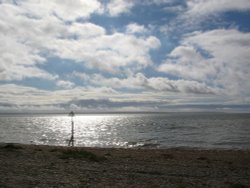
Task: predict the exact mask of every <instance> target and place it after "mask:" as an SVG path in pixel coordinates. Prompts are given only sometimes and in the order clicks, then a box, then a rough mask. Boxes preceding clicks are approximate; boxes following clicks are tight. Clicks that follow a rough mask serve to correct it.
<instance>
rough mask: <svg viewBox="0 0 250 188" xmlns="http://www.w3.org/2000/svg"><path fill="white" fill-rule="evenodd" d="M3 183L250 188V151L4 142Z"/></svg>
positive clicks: (1, 150) (0, 183)
mask: <svg viewBox="0 0 250 188" xmlns="http://www.w3.org/2000/svg"><path fill="white" fill-rule="evenodd" d="M0 166H1V168H0V187H6V188H10V187H13V188H14V187H20V188H22V187H25V188H26V187H39V188H40V187H42V188H43V187H76V188H78V187H232V188H233V187H235V188H236V187H250V178H249V177H250V150H219V149H214V150H211V149H210V150H203V149H191V148H169V149H146V148H143V149H140V148H131V149H130V148H129V149H124V148H91V147H64V146H46V145H25V144H10V143H6V144H4V143H1V144H0Z"/></svg>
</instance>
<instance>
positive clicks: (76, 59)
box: [0, 0, 250, 112]
mask: <svg viewBox="0 0 250 188" xmlns="http://www.w3.org/2000/svg"><path fill="white" fill-rule="evenodd" d="M249 19H250V0H237V1H235V0H209V1H207V0H188V1H187V0H91V1H90V0H74V1H71V0H64V1H60V0H42V1H41V0H0V41H1V45H0V112H66V111H71V110H74V111H78V112H117V111H119V112H124V111H154V112H162V111H213V112H214V111H215V112H217V111H219V112H221V111H222V112H232V111H233V112H250V81H249V80H250V22H249Z"/></svg>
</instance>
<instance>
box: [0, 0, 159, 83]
mask: <svg viewBox="0 0 250 188" xmlns="http://www.w3.org/2000/svg"><path fill="white" fill-rule="evenodd" d="M96 2H97V1H91V2H86V1H76V2H75V1H74V3H76V4H77V3H83V4H86V7H87V8H86V7H85V8H86V12H87V13H86V12H85V11H83V12H84V13H82V14H80V13H79V14H78V13H77V12H78V11H79V12H81V11H82V8H84V7H81V6H80V5H79V7H81V9H78V8H76V7H75V5H72V7H75V8H76V14H74V13H73V14H72V15H71V16H72V17H69V19H71V20H74V19H77V18H80V17H84V18H85V17H86V18H87V17H88V16H90V14H91V13H94V12H95V11H98V10H99V8H97V7H99V2H98V3H96ZM36 3H37V5H36ZM67 3H68V1H67V2H66V4H67ZM74 3H73V4H74ZM57 4H58V7H57V6H56V5H57ZM87 4H88V5H87ZM93 4H96V6H94V5H93ZM92 5H93V6H92ZM97 5H98V6H97ZM82 6H85V5H82ZM62 7H64V8H65V4H63V3H60V1H29V0H27V1H18V2H17V5H14V4H10V2H9V3H6V4H5V3H2V4H0V18H1V19H0V20H1V21H0V29H1V30H0V37H1V42H2V45H1V47H0V53H1V56H0V61H1V67H0V78H1V79H2V80H12V79H18V80H20V79H23V78H27V77H41V78H44V79H50V80H52V79H55V78H57V76H53V75H50V74H49V73H47V72H46V71H45V70H42V69H41V68H38V66H37V65H38V64H41V63H47V60H46V56H57V57H59V58H62V59H64V58H65V59H70V60H73V61H76V62H79V63H82V64H83V65H84V66H86V67H88V68H93V69H95V68H97V69H99V70H101V71H108V72H113V73H117V72H120V71H121V70H123V71H124V70H126V71H129V70H131V71H134V70H138V69H141V68H143V67H146V66H148V65H150V64H152V61H151V58H150V54H149V52H150V50H151V49H155V48H158V47H159V46H160V41H159V40H158V39H157V38H156V37H153V36H148V37H143V36H141V37H136V36H134V35H131V34H123V33H113V34H106V30H105V29H104V28H103V27H101V26H98V25H95V24H93V23H90V22H87V21H86V22H84V23H80V22H72V23H67V24H66V23H65V22H64V21H62V20H60V19H59V18H58V17H57V16H58V15H57V16H55V12H57V11H59V10H60V11H62V10H63V8H62ZM88 7H96V8H90V9H91V11H90V10H89V9H88ZM38 9H39V10H38ZM61 9H62V10H61ZM70 9H71V8H69V10H70ZM87 10H89V11H87ZM60 11H59V13H60ZM59 13H58V14H59ZM84 14H87V15H84ZM60 15H61V16H59V17H60V18H61V19H64V16H66V13H65V15H64V14H62V13H60ZM65 19H66V18H65ZM124 67H126V69H125V68H124ZM18 70H20V71H18Z"/></svg>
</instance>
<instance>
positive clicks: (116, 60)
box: [49, 33, 160, 73]
mask: <svg viewBox="0 0 250 188" xmlns="http://www.w3.org/2000/svg"><path fill="white" fill-rule="evenodd" d="M49 46H50V49H51V50H52V51H54V53H55V55H57V56H58V57H60V58H67V59H72V60H75V61H78V62H81V63H83V64H84V65H85V66H87V67H89V68H93V69H99V70H102V71H108V72H112V73H117V72H120V71H121V70H122V69H123V68H124V67H127V69H135V70H138V69H141V68H142V67H146V66H148V65H150V64H151V63H152V61H151V58H150V55H149V52H150V50H151V49H155V48H158V47H159V46H160V41H159V40H158V39H157V38H156V37H153V36H149V37H147V38H144V37H138V38H137V37H135V36H133V35H127V34H122V33H114V34H112V35H100V36H96V37H89V38H80V39H79V40H68V39H58V40H55V41H53V43H51V44H50V45H49Z"/></svg>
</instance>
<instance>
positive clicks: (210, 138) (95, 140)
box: [0, 113, 250, 149]
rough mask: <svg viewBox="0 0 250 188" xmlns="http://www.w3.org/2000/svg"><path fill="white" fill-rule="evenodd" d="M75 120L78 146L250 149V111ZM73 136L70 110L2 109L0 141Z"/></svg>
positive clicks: (54, 141) (61, 141) (55, 140)
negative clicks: (24, 112) (28, 111)
mask: <svg viewBox="0 0 250 188" xmlns="http://www.w3.org/2000/svg"><path fill="white" fill-rule="evenodd" d="M74 124H75V145H76V146H85V147H121V148H133V147H141V148H171V147H192V148H207V149H211V148H222V149H250V114H238V113H235V114H233V113H230V114H229V113H145V114H142V113H138V114H88V115H83V114H82V115H81V114H80V115H76V116H75V117H74ZM70 136H71V118H70V117H69V116H68V115H61V114H60V115H59V114H53V115H51V114H50V115H44V114H43V115H42V114H40V115H20V114H19V115H13V114H4V115H3V114H2V115H0V142H5V143H10V142H11V143H23V144H42V145H61V146H65V145H67V143H68V139H69V138H70Z"/></svg>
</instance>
